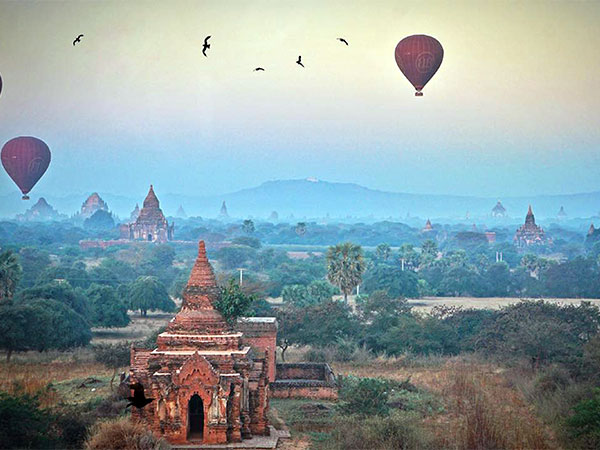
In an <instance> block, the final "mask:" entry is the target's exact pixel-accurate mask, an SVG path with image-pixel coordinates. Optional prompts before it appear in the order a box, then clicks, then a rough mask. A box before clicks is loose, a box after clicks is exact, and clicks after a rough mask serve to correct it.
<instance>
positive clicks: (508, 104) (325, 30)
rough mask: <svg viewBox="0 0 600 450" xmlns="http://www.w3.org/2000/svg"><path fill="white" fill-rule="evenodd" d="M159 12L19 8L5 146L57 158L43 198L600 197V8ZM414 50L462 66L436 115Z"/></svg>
mask: <svg viewBox="0 0 600 450" xmlns="http://www.w3.org/2000/svg"><path fill="white" fill-rule="evenodd" d="M140 5H141V3H140V2H128V3H126V4H124V3H120V2H105V3H77V2H60V3H57V2H15V3H12V2H11V3H9V2H3V3H0V42H1V43H2V44H1V45H0V57H1V60H2V65H1V66H0V74H1V76H2V79H3V88H2V93H1V94H0V141H1V142H0V144H4V142H6V141H8V140H9V139H11V138H13V137H15V136H19V135H34V136H37V137H39V138H40V139H42V140H44V141H45V142H46V143H47V144H48V145H49V146H50V149H51V151H52V162H51V165H50V168H49V169H48V172H47V173H46V174H45V176H44V177H43V178H42V179H41V180H40V182H39V183H38V184H37V185H36V186H35V187H34V189H33V190H32V192H31V194H32V195H33V196H36V195H38V193H44V194H45V195H52V196H59V195H67V194H68V193H71V192H75V191H77V192H81V193H83V192H93V191H98V192H114V193H115V195H117V194H118V193H122V192H136V193H137V192H143V193H145V192H144V191H145V190H146V189H147V186H148V185H149V184H154V185H156V186H160V190H161V191H162V192H164V193H173V194H188V195H198V194H202V195H208V196H212V195H224V193H231V192H235V191H237V190H240V189H244V188H248V187H251V186H256V185H259V184H261V183H262V182H264V181H265V180H268V179H273V178H276V179H302V178H305V177H306V174H311V176H315V177H318V178H319V179H326V180H331V181H332V182H341V183H355V184H358V185H362V186H368V187H369V188H371V189H375V190H381V191H386V192H404V193H415V194H427V195H444V194H446V195H460V196H477V197H490V198H491V197H495V198H506V197H516V196H517V197H523V196H537V195H544V194H546V195H558V194H574V193H581V192H597V191H599V190H600V185H599V184H598V181H597V179H598V169H597V168H598V167H600V154H599V153H598V152H597V151H596V150H597V147H598V143H599V142H600V130H599V129H598V127H597V126H596V123H595V118H594V116H593V114H590V113H591V112H592V111H597V110H598V109H600V91H599V90H598V89H597V88H598V86H599V85H600V75H599V73H600V71H599V70H598V69H600V56H596V57H593V55H594V54H597V52H596V51H595V49H596V48H598V46H600V36H599V35H598V33H597V32H596V24H597V22H598V19H600V4H598V3H544V2H528V3H526V4H504V3H502V4H493V3H492V4H483V5H482V4H479V3H475V2H470V1H464V2H457V3H453V4H452V5H451V6H449V5H448V4H447V3H444V2H436V1H432V2H427V3H426V4H423V3H420V2H419V3H413V2H409V3H408V4H404V5H398V4H396V2H391V1H382V2H378V3H377V7H376V8H374V7H373V3H372V2H358V3H356V4H354V5H353V7H352V8H347V5H346V4H345V3H343V2H334V3H330V4H327V5H322V4H321V3H317V2H307V3H304V4H302V5H293V6H290V5H288V6H289V8H288V7H286V8H283V7H281V5H280V4H279V3H276V2H268V1H265V2H258V3H253V4H252V5H250V4H244V5H240V4H238V3H236V4H235V8H234V7H233V5H234V3H231V2H203V3H202V4H198V3H196V2H183V1H180V2H172V3H169V4H168V5H167V4H161V3H160V2H144V3H143V5H144V8H140V7H139V6H140ZM474 5H477V8H474ZM120 17H127V18H128V19H127V22H125V21H123V20H122V19H120ZM79 33H83V34H84V35H85V36H84V38H83V39H82V42H81V43H79V44H78V45H77V46H75V47H74V46H72V45H71V41H72V39H73V37H74V36H76V35H77V34H79ZM414 33H426V34H430V35H432V36H434V37H436V38H437V39H438V40H439V41H440V42H441V44H442V45H443V47H444V51H445V54H444V61H443V63H442V65H441V67H440V69H439V71H438V73H437V74H436V75H435V77H434V78H433V79H432V80H431V81H430V83H429V84H428V85H427V86H426V87H425V89H424V97H422V98H415V97H414V94H413V92H414V91H413V89H412V87H411V86H410V84H409V83H408V81H407V80H405V79H404V77H403V75H402V74H401V72H400V71H399V70H398V68H397V67H396V63H395V61H394V58H393V50H394V47H395V45H396V43H397V42H398V41H399V40H400V39H402V38H403V37H405V36H406V35H409V34H414ZM209 34H210V35H212V36H213V37H212V40H211V44H212V47H211V50H210V52H209V57H207V58H204V57H203V56H202V54H201V53H200V49H201V43H202V40H203V38H204V36H206V35H209ZM267 36H268V37H267ZM338 36H344V37H345V38H347V39H348V41H349V43H350V45H349V46H348V47H346V46H344V45H343V44H341V43H339V42H337V41H336V38H337V37H338ZM298 54H302V58H303V62H304V63H305V65H306V68H305V69H302V68H299V67H298V66H296V65H295V64H294V61H295V59H296V57H297V55H298ZM256 65H264V66H265V67H266V68H267V70H266V71H265V72H262V73H254V72H252V68H253V67H255V66H256ZM423 124H425V125H423ZM573 174H577V176H576V177H573ZM8 192H15V193H16V192H17V190H16V188H15V187H14V184H13V183H12V180H10V178H9V177H8V176H7V175H6V174H5V173H3V175H1V176H0V193H8ZM163 195H164V194H163Z"/></svg>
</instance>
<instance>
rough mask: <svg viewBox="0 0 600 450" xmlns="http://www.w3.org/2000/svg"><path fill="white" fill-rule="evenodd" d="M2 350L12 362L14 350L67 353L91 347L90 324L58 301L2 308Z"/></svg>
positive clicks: (37, 301) (0, 312)
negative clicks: (55, 350) (75, 349)
mask: <svg viewBox="0 0 600 450" xmlns="http://www.w3.org/2000/svg"><path fill="white" fill-rule="evenodd" d="M0 316H1V317H2V320H1V321H0V348H2V349H4V350H6V351H7V355H6V357H7V360H10V357H11V354H12V352H13V351H25V350H38V351H43V350H49V349H59V350H64V349H68V348H72V347H79V346H83V345H87V344H88V343H89V342H90V340H91V338H92V333H91V330H90V327H89V325H88V323H87V322H86V321H85V319H84V318H83V317H81V316H80V315H79V314H77V313H76V312H75V311H73V310H72V309H71V308H69V307H68V306H66V305H64V304H63V303H60V302H57V301H54V300H30V301H28V302H26V303H21V304H16V305H5V306H1V307H0Z"/></svg>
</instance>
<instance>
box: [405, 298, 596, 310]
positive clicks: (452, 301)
mask: <svg viewBox="0 0 600 450" xmlns="http://www.w3.org/2000/svg"><path fill="white" fill-rule="evenodd" d="M521 300H537V299H521V298H515V297H423V298H419V299H410V300H408V303H409V304H411V305H412V306H413V308H414V309H415V310H417V311H420V312H429V311H431V309H432V308H433V307H435V306H457V307H462V308H471V309H500V308H501V307H503V306H508V305H512V304H513V303H519V302H520V301H521ZM544 301H547V302H550V303H557V304H560V305H579V304H580V303H581V302H583V301H586V302H590V303H592V304H593V305H597V306H600V299H597V298H590V299H587V298H544Z"/></svg>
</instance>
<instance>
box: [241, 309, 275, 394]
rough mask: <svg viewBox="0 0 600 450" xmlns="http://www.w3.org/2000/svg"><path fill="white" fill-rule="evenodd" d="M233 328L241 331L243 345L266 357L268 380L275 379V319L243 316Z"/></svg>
mask: <svg viewBox="0 0 600 450" xmlns="http://www.w3.org/2000/svg"><path fill="white" fill-rule="evenodd" d="M235 328H236V330H238V331H241V332H242V333H243V336H242V343H243V344H244V345H249V346H250V347H252V348H253V349H254V351H255V352H256V354H257V355H258V356H259V357H264V358H266V365H267V376H268V379H269V382H270V383H272V382H273V381H275V378H276V368H275V357H276V351H277V321H276V320H275V319H274V318H272V317H243V318H241V319H239V320H238V322H237V324H236V327H235Z"/></svg>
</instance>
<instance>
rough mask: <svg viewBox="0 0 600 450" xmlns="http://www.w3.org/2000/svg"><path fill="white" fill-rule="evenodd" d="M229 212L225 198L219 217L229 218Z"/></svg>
mask: <svg viewBox="0 0 600 450" xmlns="http://www.w3.org/2000/svg"><path fill="white" fill-rule="evenodd" d="M228 218H229V214H228V213H227V205H226V204H225V200H223V204H222V205H221V211H220V212H219V219H228Z"/></svg>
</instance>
